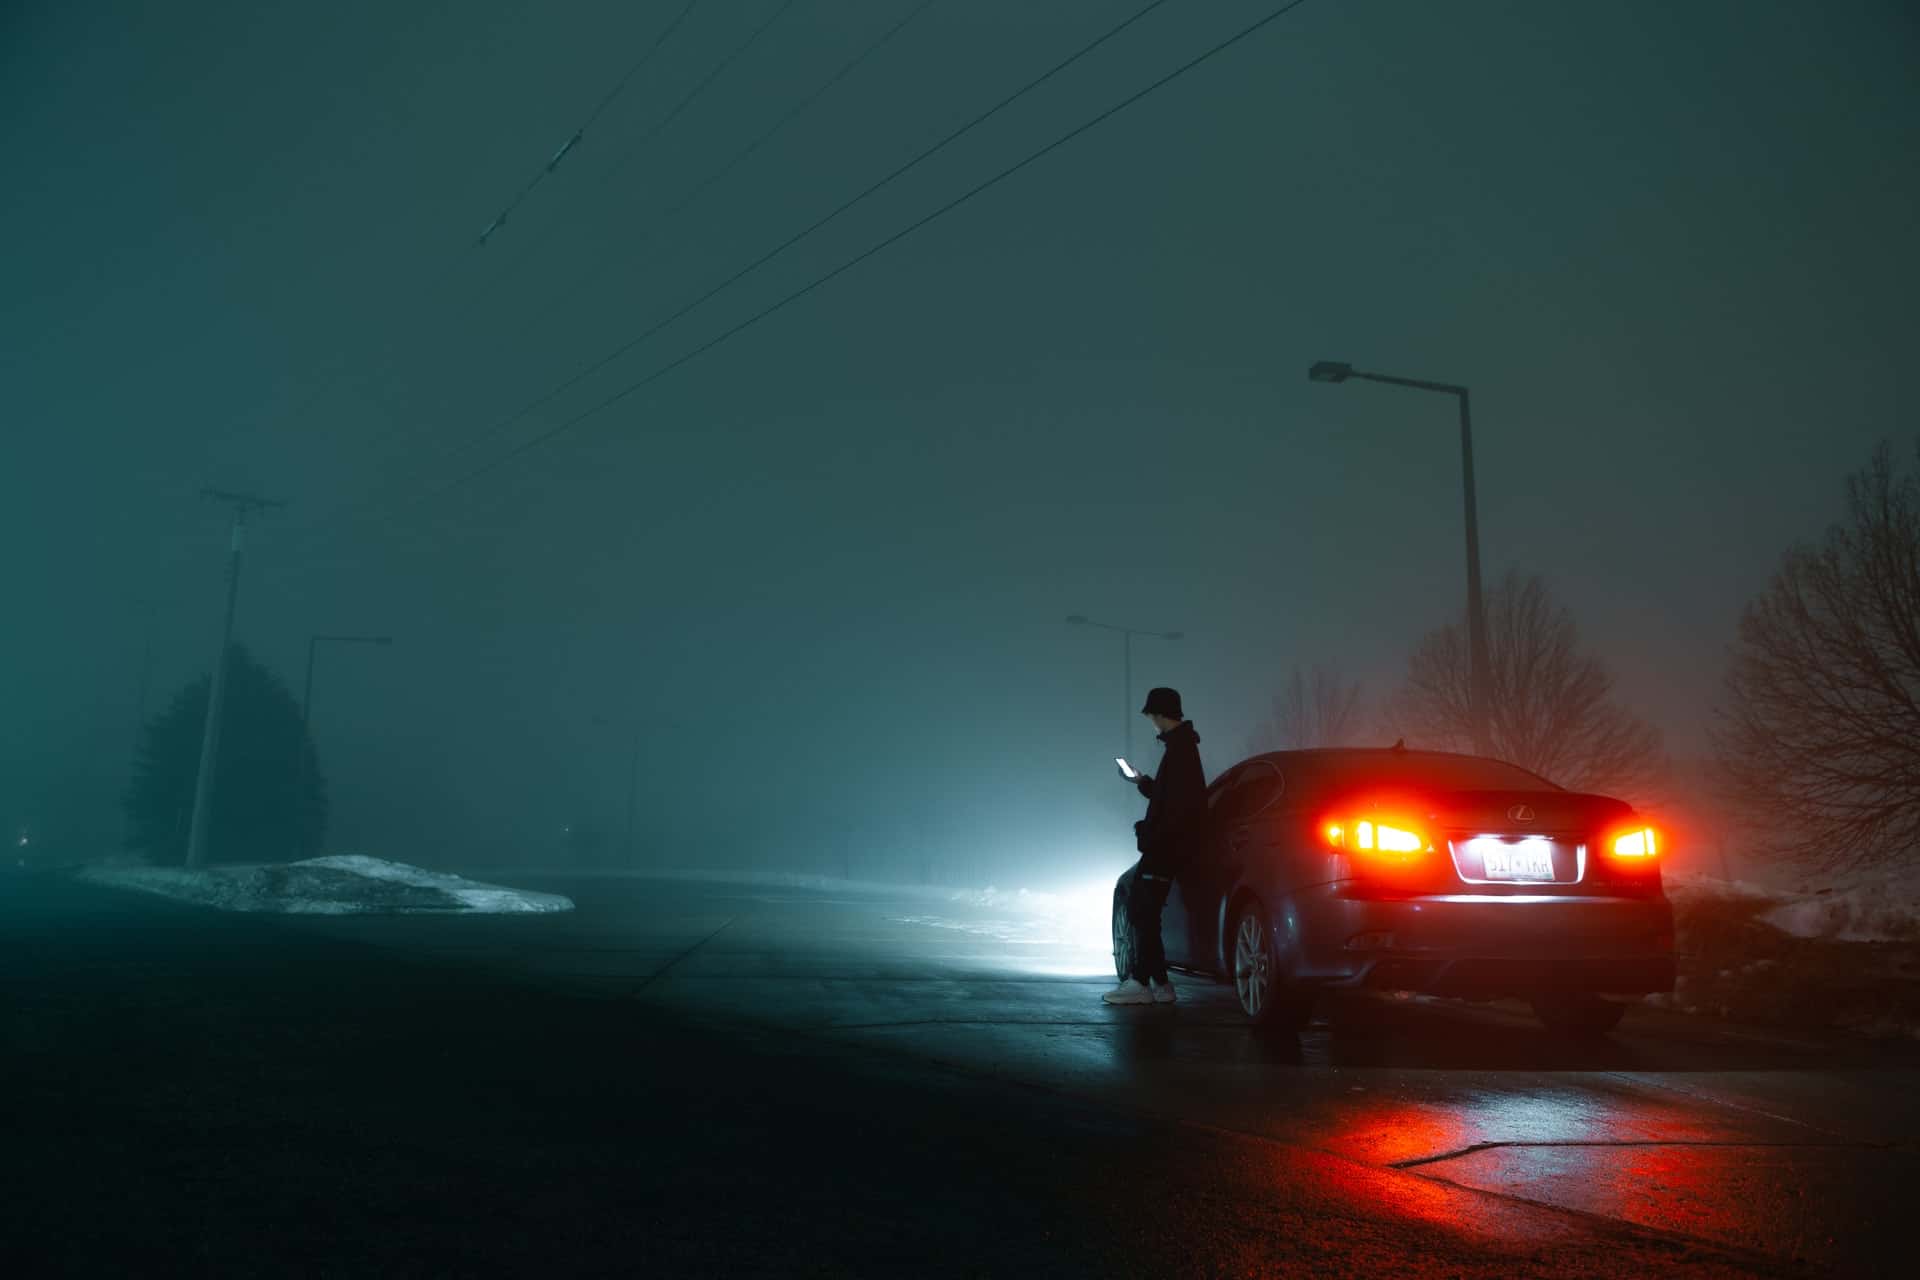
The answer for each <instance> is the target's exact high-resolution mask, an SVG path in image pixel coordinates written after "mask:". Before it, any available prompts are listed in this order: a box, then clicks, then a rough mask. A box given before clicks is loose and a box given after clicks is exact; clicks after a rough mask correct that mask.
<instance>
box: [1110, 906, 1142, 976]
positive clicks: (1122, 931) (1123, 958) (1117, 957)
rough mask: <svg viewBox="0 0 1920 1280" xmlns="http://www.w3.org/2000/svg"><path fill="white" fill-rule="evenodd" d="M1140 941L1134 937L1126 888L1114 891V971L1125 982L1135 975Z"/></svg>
mask: <svg viewBox="0 0 1920 1280" xmlns="http://www.w3.org/2000/svg"><path fill="white" fill-rule="evenodd" d="M1138 947H1139V943H1138V942H1137V941H1136V940H1135V938H1134V933H1133V921H1132V920H1130V919H1128V917H1127V895H1126V892H1125V891H1124V890H1121V889H1115V890H1114V891H1113V971H1114V974H1115V975H1116V976H1117V977H1118V978H1119V979H1120V980H1121V981H1122V982H1125V981H1126V980H1127V979H1128V978H1131V977H1132V976H1133V958H1134V956H1135V955H1136V954H1137V953H1138Z"/></svg>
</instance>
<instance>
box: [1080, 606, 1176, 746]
mask: <svg viewBox="0 0 1920 1280" xmlns="http://www.w3.org/2000/svg"><path fill="white" fill-rule="evenodd" d="M1067 621H1068V622H1069V623H1071V624H1072V625H1073V626H1076V627H1098V628H1099V629H1100V630H1102V631H1118V632H1119V633H1120V653H1121V662H1122V671H1123V676H1122V678H1123V680H1124V681H1125V685H1124V687H1123V688H1122V689H1121V690H1120V698H1121V701H1122V702H1123V703H1124V704H1125V706H1124V707H1123V708H1122V709H1123V710H1124V711H1125V712H1126V717H1127V719H1126V729H1127V732H1126V744H1127V747H1126V756H1127V759H1128V760H1129V761H1131V760H1132V759H1133V717H1134V716H1135V715H1136V714H1137V712H1136V711H1135V710H1134V706H1133V638H1134V637H1135V636H1153V637H1155V638H1156V639H1160V640H1178V639H1180V637H1181V636H1182V635H1184V634H1185V633H1184V632H1180V631H1141V630H1139V629H1137V628H1134V627H1116V626H1114V625H1113V624H1111V623H1107V622H1095V621H1094V620H1093V619H1091V618H1089V617H1087V616H1086V615H1085V614H1081V613H1076V614H1072V615H1070V616H1069V617H1068V618H1067Z"/></svg>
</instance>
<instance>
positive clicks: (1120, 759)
mask: <svg viewBox="0 0 1920 1280" xmlns="http://www.w3.org/2000/svg"><path fill="white" fill-rule="evenodd" d="M1113 762H1114V763H1115V764H1117V765H1119V766H1120V776H1121V777H1123V778H1125V779H1126V780H1127V781H1128V782H1134V781H1137V780H1138V779H1139V777H1140V771H1139V770H1138V769H1136V768H1134V767H1133V766H1132V765H1130V764H1128V763H1127V761H1126V757H1124V756H1115V757H1114V758H1113Z"/></svg>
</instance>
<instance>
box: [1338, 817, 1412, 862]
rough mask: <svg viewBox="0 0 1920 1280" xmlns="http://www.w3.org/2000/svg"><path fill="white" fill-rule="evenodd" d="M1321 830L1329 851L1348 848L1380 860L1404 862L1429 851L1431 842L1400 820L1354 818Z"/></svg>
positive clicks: (1406, 822) (1403, 820) (1407, 823)
mask: <svg viewBox="0 0 1920 1280" xmlns="http://www.w3.org/2000/svg"><path fill="white" fill-rule="evenodd" d="M1324 830H1325V833H1326V837H1327V844H1328V845H1329V846H1331V847H1332V848H1335V849H1350V850H1352V851H1354V852H1356V853H1367V854H1373V855H1375V856H1376V857H1381V858H1384V859H1389V860H1391V859H1394V858H1399V859H1405V858H1407V857H1409V856H1411V855H1415V854H1421V853H1431V852H1433V845H1432V843H1431V842H1429V841H1428V839H1427V837H1426V836H1425V835H1424V834H1422V833H1421V831H1420V829H1419V828H1418V827H1417V826H1415V825H1414V824H1413V823H1411V822H1408V821H1406V820H1405V819H1403V818H1393V819H1379V820H1376V819H1373V818H1358V819H1352V820H1348V821H1339V822H1329V823H1327V824H1326V826H1325V828H1324Z"/></svg>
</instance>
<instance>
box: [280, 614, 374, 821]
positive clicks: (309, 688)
mask: <svg viewBox="0 0 1920 1280" xmlns="http://www.w3.org/2000/svg"><path fill="white" fill-rule="evenodd" d="M323 643H324V644H377V645H382V646H384V645H390V644H392V643H393V637H392V636H309V637H308V638H307V683H306V690H305V692H303V693H302V694H301V695H300V754H299V760H298V763H297V766H296V768H295V770H294V775H293V784H294V785H293V795H294V803H295V804H298V803H299V802H300V784H301V783H303V782H305V781H306V778H307V752H308V749H309V747H310V746H311V745H312V742H313V735H312V732H311V731H310V728H309V725H310V723H311V721H312V718H313V655H314V651H315V650H316V649H318V648H319V647H320V646H321V645H322V644H323Z"/></svg>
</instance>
